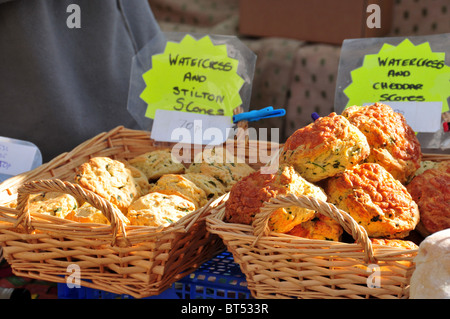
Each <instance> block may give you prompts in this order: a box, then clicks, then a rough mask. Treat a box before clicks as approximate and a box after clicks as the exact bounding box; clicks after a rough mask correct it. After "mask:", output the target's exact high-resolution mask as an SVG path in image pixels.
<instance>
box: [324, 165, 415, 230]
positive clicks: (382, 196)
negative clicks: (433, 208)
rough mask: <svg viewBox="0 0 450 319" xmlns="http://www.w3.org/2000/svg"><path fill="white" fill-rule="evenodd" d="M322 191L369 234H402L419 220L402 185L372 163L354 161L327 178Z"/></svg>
mask: <svg viewBox="0 0 450 319" xmlns="http://www.w3.org/2000/svg"><path fill="white" fill-rule="evenodd" d="M325 192H326V193H327V195H328V201H329V202H330V203H332V204H334V205H335V206H336V207H338V208H340V209H341V210H343V211H345V212H347V213H349V214H350V215H351V216H352V217H353V219H354V220H355V221H356V222H357V223H358V224H359V225H361V226H363V227H364V228H365V229H366V231H367V234H368V236H369V237H385V238H404V237H406V236H407V235H408V234H409V232H410V231H412V230H413V229H415V227H416V226H417V224H418V222H419V210H418V207H417V204H416V203H415V202H414V200H413V199H412V197H411V195H410V194H409V193H408V191H407V190H406V187H405V186H404V185H403V184H401V183H400V181H398V180H397V179H395V178H394V177H393V176H392V175H391V174H390V173H389V172H388V171H387V170H386V169H385V168H383V167H382V166H381V165H379V164H376V163H364V164H360V165H356V166H354V167H352V168H350V169H348V170H346V171H345V172H342V173H339V174H338V175H336V176H334V177H331V178H329V179H328V180H327V183H326V186H325Z"/></svg>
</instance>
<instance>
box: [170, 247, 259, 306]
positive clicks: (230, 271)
mask: <svg viewBox="0 0 450 319" xmlns="http://www.w3.org/2000/svg"><path fill="white" fill-rule="evenodd" d="M173 288H174V289H175V291H176V292H177V293H178V294H179V295H180V296H181V298H182V299H250V298H252V297H251V293H250V291H249V290H248V288H247V281H246V279H245V275H244V274H243V273H242V271H241V269H240V266H239V265H238V264H236V263H235V262H234V260H233V256H232V254H231V253H230V252H228V251H225V252H223V253H221V254H219V255H217V256H216V257H214V258H212V259H211V260H209V261H207V262H205V263H204V264H202V265H201V266H200V267H199V269H197V270H196V271H195V272H193V273H191V274H190V275H188V276H186V277H184V278H182V279H181V280H179V281H178V282H176V283H174V284H173Z"/></svg>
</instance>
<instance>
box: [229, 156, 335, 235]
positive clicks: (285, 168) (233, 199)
mask: <svg viewBox="0 0 450 319" xmlns="http://www.w3.org/2000/svg"><path fill="white" fill-rule="evenodd" d="M286 194H294V195H310V196H313V197H316V198H318V199H320V200H323V201H325V200H326V199H327V196H326V194H325V193H324V192H323V190H322V189H321V188H320V187H318V186H315V185H313V184H311V183H309V182H308V181H306V180H305V179H304V178H302V177H301V176H300V175H299V174H298V173H297V172H296V171H295V169H294V168H293V167H292V166H290V165H286V164H284V165H280V167H279V169H278V171H277V172H275V173H273V174H263V173H261V171H256V172H254V173H252V174H250V175H248V176H246V177H244V178H243V179H242V180H240V181H238V182H237V183H236V184H235V185H233V187H232V188H231V191H230V194H229V198H228V200H227V201H226V204H225V216H224V221H225V222H229V223H237V224H246V225H250V224H251V223H252V222H253V220H254V217H255V215H256V214H257V213H258V212H259V211H260V208H261V207H262V205H263V203H264V202H267V201H269V200H270V199H271V198H274V197H276V196H277V195H286ZM315 215H316V212H315V211H313V210H310V209H306V208H302V207H297V206H295V207H288V208H279V209H277V210H275V211H274V212H273V214H272V215H271V217H270V218H269V222H268V225H269V228H270V230H271V231H275V232H278V233H286V232H288V231H290V230H291V229H292V228H293V227H294V226H296V225H298V224H301V223H303V222H305V221H308V220H311V219H313V218H314V217H315Z"/></svg>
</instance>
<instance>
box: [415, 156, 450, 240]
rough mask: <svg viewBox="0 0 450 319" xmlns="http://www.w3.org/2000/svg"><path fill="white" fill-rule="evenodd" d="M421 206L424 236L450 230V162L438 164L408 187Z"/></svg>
mask: <svg viewBox="0 0 450 319" xmlns="http://www.w3.org/2000/svg"><path fill="white" fill-rule="evenodd" d="M406 188H407V189H408V191H409V193H410V194H411V196H412V198H413V199H414V201H415V202H416V203H417V205H418V206H419V211H420V222H419V225H418V226H417V230H418V231H419V232H420V234H422V235H423V236H428V235H430V234H432V233H435V232H437V231H440V230H443V229H446V228H450V160H448V161H442V162H439V163H436V164H435V165H434V166H432V168H430V169H427V170H425V171H424V172H423V173H422V174H419V175H417V176H416V177H414V178H413V180H412V181H411V182H410V183H409V184H408V185H407V186H406Z"/></svg>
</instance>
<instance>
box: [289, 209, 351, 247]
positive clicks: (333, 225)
mask: <svg viewBox="0 0 450 319" xmlns="http://www.w3.org/2000/svg"><path fill="white" fill-rule="evenodd" d="M343 232H344V230H343V228H342V226H341V225H340V224H339V223H338V222H337V221H335V220H334V219H332V218H330V217H327V216H325V215H323V214H320V213H317V214H316V216H315V217H314V218H313V219H311V220H308V221H306V222H303V223H301V224H299V225H297V226H295V227H294V228H292V229H291V230H290V231H289V232H287V233H286V234H288V235H292V236H297V237H302V238H309V239H319V240H331V241H340V240H341V236H342V233H343Z"/></svg>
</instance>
